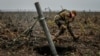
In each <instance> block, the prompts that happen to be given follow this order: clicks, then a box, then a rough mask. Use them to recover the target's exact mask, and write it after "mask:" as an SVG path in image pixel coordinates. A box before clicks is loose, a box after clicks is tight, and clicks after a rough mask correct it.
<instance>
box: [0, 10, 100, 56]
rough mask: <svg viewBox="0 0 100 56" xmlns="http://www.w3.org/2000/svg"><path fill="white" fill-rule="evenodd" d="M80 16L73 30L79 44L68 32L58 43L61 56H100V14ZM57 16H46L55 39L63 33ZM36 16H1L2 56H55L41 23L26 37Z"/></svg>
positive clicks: (50, 14)
mask: <svg viewBox="0 0 100 56" xmlns="http://www.w3.org/2000/svg"><path fill="white" fill-rule="evenodd" d="M77 13H78V14H77V17H76V19H75V21H74V22H73V23H72V24H71V27H72V30H73V32H74V34H75V36H77V37H79V40H78V41H77V42H74V41H73V39H72V37H71V36H70V34H69V33H68V32H67V30H66V32H65V33H64V34H63V35H61V36H60V37H58V39H57V40H58V42H55V41H54V44H55V46H56V49H57V52H58V54H59V56H100V26H99V25H100V12H77ZM55 14H56V12H50V13H47V12H46V13H44V15H45V16H46V17H47V18H46V22H47V25H48V28H49V30H50V33H51V34H52V35H54V34H55V33H57V31H58V30H59V29H58V28H57V26H56V25H55V23H54V21H53V18H54V16H55ZM36 16H37V14H36V12H0V56H52V55H51V52H50V49H49V47H48V43H47V39H46V37H45V34H44V32H43V31H42V27H41V26H40V25H39V23H38V22H37V25H36V27H34V29H33V30H32V32H31V34H30V35H29V36H27V37H26V36H25V35H22V33H23V32H24V31H25V30H26V29H28V28H29V27H31V26H32V24H33V23H34V21H35V19H34V18H35V17H36ZM26 33H27V32H24V34H26ZM19 36H20V37H19Z"/></svg>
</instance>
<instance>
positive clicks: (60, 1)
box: [0, 0, 100, 11]
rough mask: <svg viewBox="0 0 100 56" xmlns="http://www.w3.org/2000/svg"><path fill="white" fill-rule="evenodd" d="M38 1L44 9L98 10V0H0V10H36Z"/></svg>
mask: <svg viewBox="0 0 100 56" xmlns="http://www.w3.org/2000/svg"><path fill="white" fill-rule="evenodd" d="M36 1H39V2H40V4H41V7H42V10H44V9H45V8H47V7H50V8H51V9H52V10H61V6H62V7H63V8H65V9H69V10H87V11H88V10H89V9H90V10H92V11H100V0H0V9H1V10H19V9H22V10H36V9H35V6H34V3H35V2H36Z"/></svg>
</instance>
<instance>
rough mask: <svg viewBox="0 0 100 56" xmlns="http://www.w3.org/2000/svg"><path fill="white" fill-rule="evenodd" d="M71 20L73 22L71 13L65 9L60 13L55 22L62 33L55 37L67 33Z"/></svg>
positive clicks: (56, 35)
mask: <svg viewBox="0 0 100 56" xmlns="http://www.w3.org/2000/svg"><path fill="white" fill-rule="evenodd" d="M71 20H72V18H71V12H70V11H68V10H65V9H64V10H62V11H60V12H59V13H58V14H57V15H56V16H55V17H54V21H55V23H56V25H57V26H58V28H59V29H60V31H59V32H58V33H56V34H55V37H58V36H60V35H61V34H63V33H64V32H65V30H66V28H67V27H69V23H70V21H71Z"/></svg>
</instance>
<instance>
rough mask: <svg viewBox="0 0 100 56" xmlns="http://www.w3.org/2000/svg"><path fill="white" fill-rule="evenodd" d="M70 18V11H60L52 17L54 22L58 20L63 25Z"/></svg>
mask: <svg viewBox="0 0 100 56" xmlns="http://www.w3.org/2000/svg"><path fill="white" fill-rule="evenodd" d="M70 16H71V13H70V11H68V10H62V11H60V12H59V13H58V14H57V15H56V16H55V17H54V21H56V20H58V21H62V23H63V24H66V23H68V22H69V20H70V19H71V18H70Z"/></svg>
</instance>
